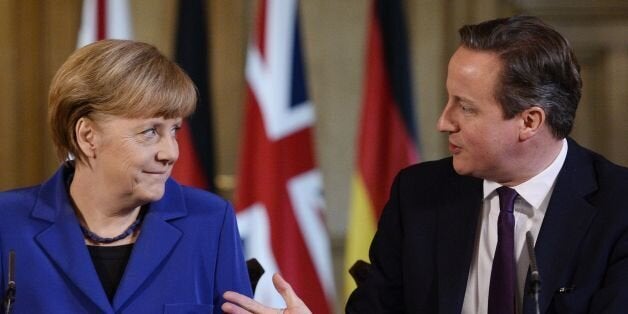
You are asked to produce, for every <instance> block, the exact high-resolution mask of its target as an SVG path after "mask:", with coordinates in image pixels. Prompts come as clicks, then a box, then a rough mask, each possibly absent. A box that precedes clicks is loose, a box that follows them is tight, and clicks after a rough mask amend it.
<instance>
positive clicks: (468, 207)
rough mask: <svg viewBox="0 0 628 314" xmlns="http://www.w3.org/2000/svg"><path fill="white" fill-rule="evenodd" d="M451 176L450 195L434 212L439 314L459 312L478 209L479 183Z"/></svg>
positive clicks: (480, 185)
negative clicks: (435, 220)
mask: <svg viewBox="0 0 628 314" xmlns="http://www.w3.org/2000/svg"><path fill="white" fill-rule="evenodd" d="M452 172H453V170H452ZM454 176H455V177H453V178H451V179H450V180H449V181H450V182H451V189H450V194H449V195H447V196H445V199H443V204H444V206H443V208H440V209H439V211H438V215H439V217H438V240H437V241H438V245H437V250H438V253H437V269H438V302H439V303H438V304H439V306H438V308H439V312H441V313H454V312H455V313H460V311H461V310H462V303H463V301H464V294H465V290H466V284H467V279H468V276H469V266H470V265H471V259H472V256H473V252H474V248H475V234H476V229H477V222H478V216H479V213H480V210H481V208H482V181H481V180H478V179H475V178H470V177H460V176H457V175H455V174H454Z"/></svg>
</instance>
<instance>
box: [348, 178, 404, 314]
mask: <svg viewBox="0 0 628 314" xmlns="http://www.w3.org/2000/svg"><path fill="white" fill-rule="evenodd" d="M399 185H400V175H398V176H397V177H396V178H395V181H394V183H393V185H392V188H391V194H390V198H389V200H388V202H387V204H386V206H385V207H384V210H383V212H382V216H381V217H380V220H379V223H378V228H377V232H376V233H375V237H374V238H373V241H372V243H371V247H370V250H369V257H370V260H371V267H370V270H369V271H368V275H367V276H366V278H365V279H364V280H363V281H362V282H360V284H359V285H358V287H357V288H356V289H355V290H354V291H353V293H352V294H351V296H350V297H349V300H348V301H347V306H346V312H347V313H401V312H404V300H403V281H402V267H401V265H402V260H401V259H402V243H403V230H402V224H401V212H400V211H401V210H400V195H399V194H400V187H399Z"/></svg>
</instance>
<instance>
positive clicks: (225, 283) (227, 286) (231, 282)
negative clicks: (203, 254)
mask: <svg viewBox="0 0 628 314" xmlns="http://www.w3.org/2000/svg"><path fill="white" fill-rule="evenodd" d="M226 291H235V292H239V293H241V294H244V295H246V296H249V297H252V295H253V294H252V292H251V284H250V282H249V274H248V271H247V268H246V262H245V260H244V255H243V253H242V242H241V240H240V234H239V232H238V226H237V221H236V216H235V213H234V210H233V208H232V207H231V204H229V203H228V202H226V210H225V216H224V220H223V224H222V229H221V232H220V240H219V247H218V258H217V264H216V285H215V293H214V296H215V298H216V300H214V304H215V307H214V312H215V313H222V310H221V309H220V306H221V305H222V304H223V303H224V302H225V300H224V298H223V297H222V295H223V293H225V292H226Z"/></svg>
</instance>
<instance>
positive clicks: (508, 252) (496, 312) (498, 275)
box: [488, 186, 517, 314]
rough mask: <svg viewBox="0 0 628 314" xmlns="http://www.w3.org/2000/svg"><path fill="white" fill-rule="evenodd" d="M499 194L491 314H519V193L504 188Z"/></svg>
mask: <svg viewBox="0 0 628 314" xmlns="http://www.w3.org/2000/svg"><path fill="white" fill-rule="evenodd" d="M497 194H499V218H498V219H497V247H496V248H495V258H494V259H493V269H492V270H491V285H490V288H489V294H488V313H489V314H506V313H515V285H516V282H517V279H516V275H515V274H516V265H515V236H514V234H515V216H514V215H513V210H514V205H515V198H517V191H515V190H513V189H511V188H509V187H505V186H502V187H500V188H498V189H497Z"/></svg>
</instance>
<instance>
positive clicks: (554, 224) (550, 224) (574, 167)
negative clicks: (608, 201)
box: [524, 141, 597, 313]
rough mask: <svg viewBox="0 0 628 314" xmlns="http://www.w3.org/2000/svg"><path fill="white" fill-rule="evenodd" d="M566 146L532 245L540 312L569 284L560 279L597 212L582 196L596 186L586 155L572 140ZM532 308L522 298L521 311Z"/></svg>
mask: <svg viewBox="0 0 628 314" xmlns="http://www.w3.org/2000/svg"><path fill="white" fill-rule="evenodd" d="M568 145H569V146H568V147H569V148H568V149H569V151H568V154H567V158H566V159H565V164H564V165H563V168H562V169H561V171H560V173H559V175H558V177H557V180H556V184H555V186H554V190H553V192H552V197H551V199H550V202H549V205H548V208H547V212H546V214H545V218H544V219H543V224H542V226H541V230H540V231H539V236H538V240H537V241H536V243H537V244H536V246H535V253H536V256H537V263H538V268H539V273H540V275H541V292H540V296H539V302H540V310H541V312H542V313H544V312H545V311H546V310H547V308H548V306H549V303H550V301H551V299H552V296H553V294H554V293H555V292H556V291H557V290H558V289H560V288H562V285H564V284H570V283H566V282H562V281H561V280H564V279H563V278H564V275H565V273H564V272H565V271H568V270H569V269H570V268H571V267H569V266H571V265H569V264H570V263H573V261H574V258H575V255H576V253H577V251H578V247H579V245H580V242H581V240H582V238H583V237H584V235H585V233H586V231H587V229H588V228H587V227H588V225H589V224H590V223H591V221H592V219H593V217H594V215H595V214H596V208H595V207H593V206H592V205H591V204H590V203H589V202H588V201H587V200H586V198H585V197H586V196H587V195H589V194H590V193H591V192H593V191H594V190H595V189H597V183H596V180H595V173H594V169H593V167H592V164H591V162H590V161H589V155H588V154H587V153H585V151H584V150H583V149H582V148H581V147H579V146H578V145H577V144H576V143H575V142H573V141H569V144H568ZM528 279H529V278H528ZM528 279H527V280H526V287H527V283H528ZM566 288H568V287H566ZM532 309H534V304H533V303H532V298H529V297H527V298H525V304H524V312H530V313H532V312H531V311H533V310H532Z"/></svg>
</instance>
